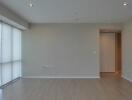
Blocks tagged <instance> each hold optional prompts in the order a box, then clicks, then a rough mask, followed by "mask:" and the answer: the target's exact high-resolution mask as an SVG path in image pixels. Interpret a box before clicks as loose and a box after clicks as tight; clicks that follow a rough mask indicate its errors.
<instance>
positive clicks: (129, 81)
mask: <svg viewBox="0 0 132 100" xmlns="http://www.w3.org/2000/svg"><path fill="white" fill-rule="evenodd" d="M122 78H124V79H126V80H128V81H129V82H132V80H131V79H130V78H128V77H126V76H122Z"/></svg>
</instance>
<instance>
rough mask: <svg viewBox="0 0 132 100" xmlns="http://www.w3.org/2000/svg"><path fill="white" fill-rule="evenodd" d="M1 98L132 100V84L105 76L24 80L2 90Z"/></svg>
mask: <svg viewBox="0 0 132 100" xmlns="http://www.w3.org/2000/svg"><path fill="white" fill-rule="evenodd" d="M0 100H132V83H130V82H128V81H126V80H124V79H121V78H119V77H117V76H114V75H104V76H103V77H102V78H101V79H21V80H19V81H17V82H15V83H14V84H11V85H9V86H7V87H6V88H4V89H3V90H1V91H0Z"/></svg>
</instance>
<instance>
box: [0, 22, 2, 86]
mask: <svg viewBox="0 0 132 100" xmlns="http://www.w3.org/2000/svg"><path fill="white" fill-rule="evenodd" d="M1 28H2V27H1V22H0V86H1V56H2V55H1Z"/></svg>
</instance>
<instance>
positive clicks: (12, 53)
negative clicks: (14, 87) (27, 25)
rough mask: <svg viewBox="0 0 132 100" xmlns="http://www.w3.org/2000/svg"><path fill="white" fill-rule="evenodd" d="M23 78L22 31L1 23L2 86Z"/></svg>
mask: <svg viewBox="0 0 132 100" xmlns="http://www.w3.org/2000/svg"><path fill="white" fill-rule="evenodd" d="M20 76H21V30H19V29H17V28H15V27H12V26H10V25H8V24H5V23H3V22H0V86H2V85H4V84H7V83H8V82H10V81H12V80H14V79H16V78H18V77H20Z"/></svg>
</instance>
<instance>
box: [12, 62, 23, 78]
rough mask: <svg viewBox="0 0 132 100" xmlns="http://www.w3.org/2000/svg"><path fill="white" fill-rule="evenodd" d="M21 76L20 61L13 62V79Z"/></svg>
mask: <svg viewBox="0 0 132 100" xmlns="http://www.w3.org/2000/svg"><path fill="white" fill-rule="evenodd" d="M20 76H21V62H14V63H13V79H16V78H18V77H20Z"/></svg>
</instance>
